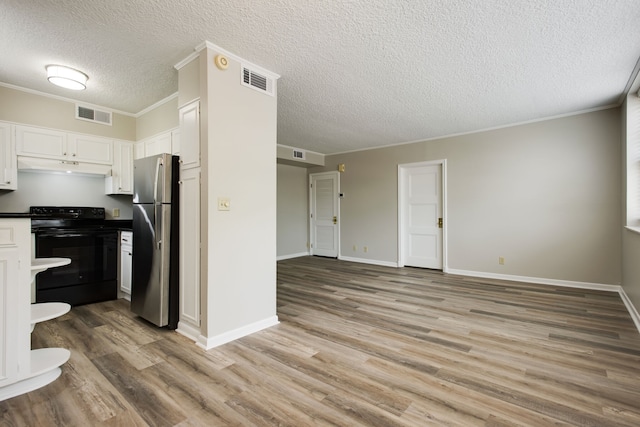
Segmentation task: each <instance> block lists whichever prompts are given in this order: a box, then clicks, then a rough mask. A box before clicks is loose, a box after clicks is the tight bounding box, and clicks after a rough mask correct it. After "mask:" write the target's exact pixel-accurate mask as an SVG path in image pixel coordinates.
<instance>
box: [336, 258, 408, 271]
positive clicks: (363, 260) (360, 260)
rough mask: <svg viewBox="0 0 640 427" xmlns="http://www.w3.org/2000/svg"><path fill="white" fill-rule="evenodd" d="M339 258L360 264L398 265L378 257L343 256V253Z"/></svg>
mask: <svg viewBox="0 0 640 427" xmlns="http://www.w3.org/2000/svg"><path fill="white" fill-rule="evenodd" d="M338 259H339V260H340V261H349V262H358V263H360V264H371V265H380V266H382V267H395V268H397V267H398V263H397V262H391V261H379V260H376V259H366V258H353V257H348V256H342V255H339V256H338Z"/></svg>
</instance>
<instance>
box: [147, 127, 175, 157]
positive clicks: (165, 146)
mask: <svg viewBox="0 0 640 427" xmlns="http://www.w3.org/2000/svg"><path fill="white" fill-rule="evenodd" d="M144 153H145V157H150V156H155V155H156V154H162V153H171V132H167V133H163V134H162V135H158V136H156V137H154V138H152V139H149V140H147V141H145V144H144Z"/></svg>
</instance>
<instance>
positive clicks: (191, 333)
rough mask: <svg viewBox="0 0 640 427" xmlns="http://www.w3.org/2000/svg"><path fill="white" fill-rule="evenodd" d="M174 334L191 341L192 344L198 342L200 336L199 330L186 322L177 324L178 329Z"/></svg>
mask: <svg viewBox="0 0 640 427" xmlns="http://www.w3.org/2000/svg"><path fill="white" fill-rule="evenodd" d="M176 332H177V333H179V334H180V335H184V336H185V337H187V338H189V339H191V340H193V341H194V342H197V341H198V337H199V336H200V328H196V327H195V326H192V325H190V324H188V323H186V322H178V328H177V329H176Z"/></svg>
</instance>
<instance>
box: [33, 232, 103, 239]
mask: <svg viewBox="0 0 640 427" xmlns="http://www.w3.org/2000/svg"><path fill="white" fill-rule="evenodd" d="M91 236H94V234H91V233H36V237H55V238H65V239H66V238H69V237H91Z"/></svg>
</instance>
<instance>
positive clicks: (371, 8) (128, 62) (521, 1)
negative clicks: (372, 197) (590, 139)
mask: <svg viewBox="0 0 640 427" xmlns="http://www.w3.org/2000/svg"><path fill="white" fill-rule="evenodd" d="M0 9H1V12H2V13H1V14H0V58H1V60H0V82H2V83H7V84H10V85H15V86H19V87H23V88H29V89H34V90H37V91H41V92H47V93H51V94H54V95H59V96H64V97H68V98H73V99H77V100H79V101H84V102H88V103H92V104H96V105H99V106H104V107H108V108H112V109H116V110H120V111H125V112H129V113H138V112H140V111H141V110H143V109H145V108H146V107H148V106H150V105H152V104H154V103H156V102H158V101H160V100H162V99H164V98H165V97H167V96H169V95H171V94H173V93H175V92H176V91H177V72H176V70H175V69H174V67H173V66H174V65H175V64H176V63H177V62H179V61H180V60H182V59H184V58H185V57H186V56H187V55H189V54H190V53H191V52H193V49H194V47H195V46H197V45H199V44H200V43H201V42H203V41H205V40H208V41H210V42H212V43H214V44H216V45H218V46H220V47H222V48H224V49H226V50H228V51H230V52H232V53H234V54H236V55H238V56H240V57H242V58H245V59H247V60H248V61H251V62H253V63H254V64H257V65H260V66H262V67H264V68H266V69H268V70H270V71H273V72H275V73H278V74H280V75H281V76H282V77H281V78H280V80H279V81H278V143H279V144H283V145H289V146H294V147H300V148H305V149H308V150H313V151H317V152H320V153H335V152H343V151H349V150H355V149H361V148H366V147H374V146H383V145H390V144H397V143H403V142H408V141H417V140H423V139H428V138H433V137H437V136H443V135H452V134H457V133H464V132H470V131H474V130H479V129H487V128H492V127H497V126H504V125H508V124H513V123H519V122H524V121H530V120H537V119H541V118H545V117H552V116H557V115H563V114H569V113H573V112H578V111H585V110H589V109H594V108H601V107H603V106H608V105H616V104H618V103H619V102H620V99H621V96H622V95H623V94H624V91H625V88H626V87H627V84H628V82H629V81H630V79H631V78H632V76H633V73H634V67H635V66H636V63H637V61H638V58H639V56H640V5H639V3H638V0H549V1H543V0H502V1H500V0H479V1H473V0H457V1H456V0H423V1H408V0H405V1H401V0H367V1H365V0H360V1H338V0H335V1H316V0H313V1H311V0H272V1H256V0H252V1H250V0H215V1H213V0H205V1H203V0H181V1H175V0H136V1H129V0H126V1H125V0H110V1H104V2H102V1H86V0H55V1H53V0H52V1H46V0H2V5H1V6H0ZM51 63H55V64H63V65H68V66H71V67H74V68H77V69H80V70H82V71H84V72H86V73H87V74H88V75H89V77H90V80H89V83H88V87H87V90H85V91H83V92H80V93H77V92H70V91H66V90H64V89H58V88H56V87H54V86H53V85H51V84H49V83H48V82H47V81H46V76H45V69H44V67H45V65H47V64H51ZM0 102H2V100H0Z"/></svg>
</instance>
